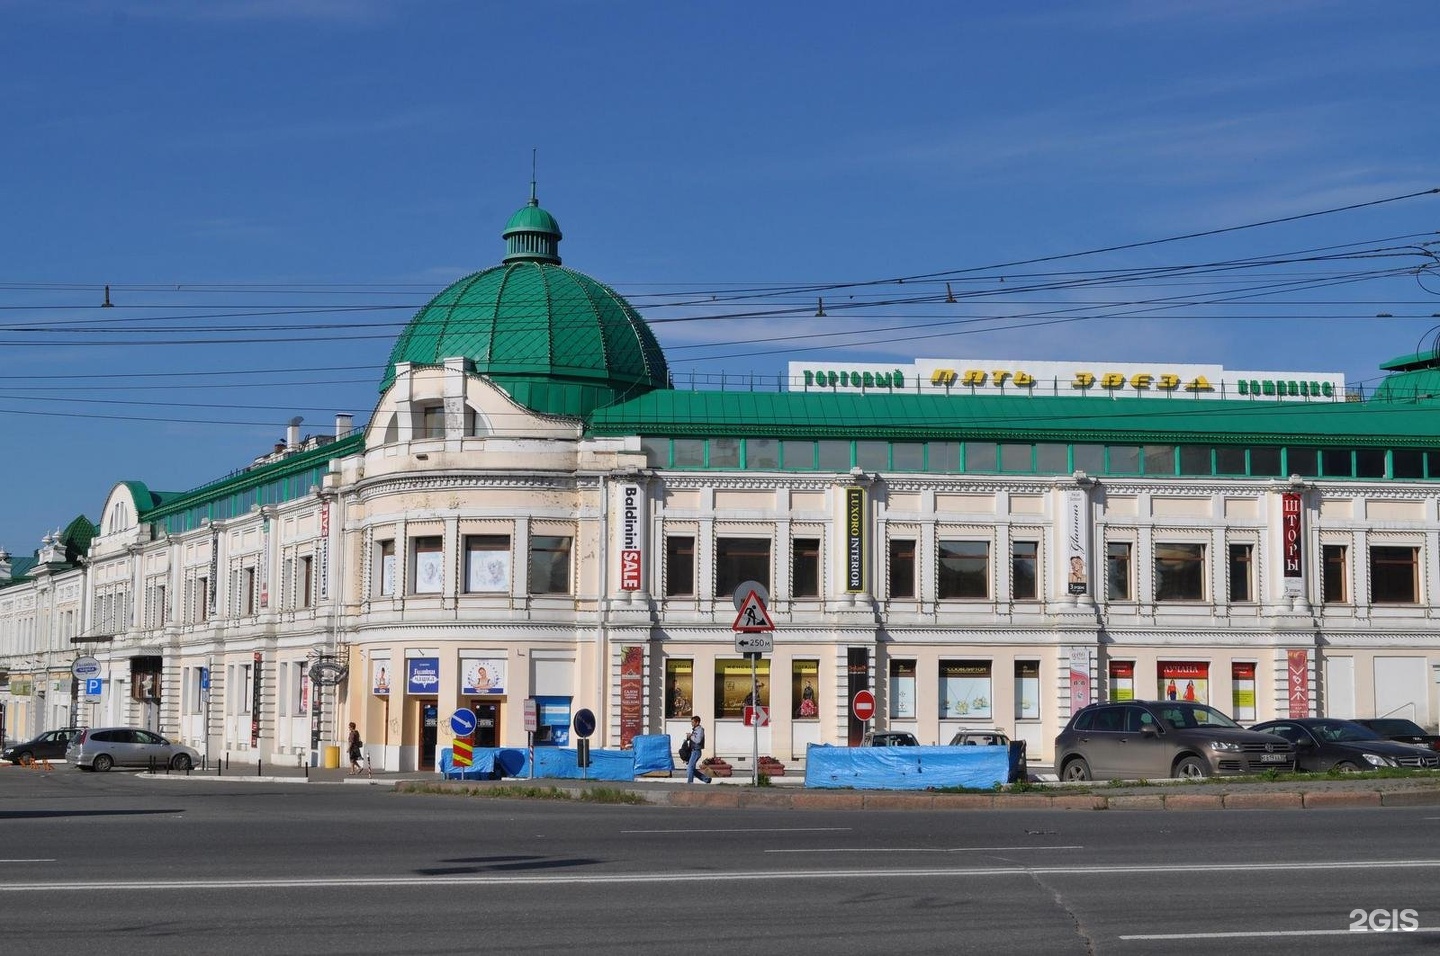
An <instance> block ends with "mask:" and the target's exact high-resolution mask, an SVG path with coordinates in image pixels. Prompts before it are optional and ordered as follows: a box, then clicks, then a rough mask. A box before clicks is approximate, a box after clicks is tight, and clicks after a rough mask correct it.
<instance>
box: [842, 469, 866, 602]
mask: <svg viewBox="0 0 1440 956" xmlns="http://www.w3.org/2000/svg"><path fill="white" fill-rule="evenodd" d="M845 590H846V591H847V592H848V593H850V594H858V593H859V592H861V591H864V590H865V489H864V488H846V489H845Z"/></svg>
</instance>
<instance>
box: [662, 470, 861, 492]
mask: <svg viewBox="0 0 1440 956" xmlns="http://www.w3.org/2000/svg"><path fill="white" fill-rule="evenodd" d="M656 477H657V478H658V479H659V481H660V482H661V487H663V488H664V489H666V490H667V491H704V490H707V489H713V490H715V491H757V490H758V491H778V490H780V489H782V488H783V489H786V490H789V491H828V490H829V489H831V488H833V487H835V485H836V481H835V478H834V477H833V476H822V475H814V474H808V473H807V474H804V475H790V474H786V473H784V472H765V473H763V474H757V475H749V474H746V473H744V472H728V471H696V472H675V471H667V472H661V473H658V474H657V475H656ZM849 483H850V482H849V481H848V480H847V481H845V482H842V484H849Z"/></svg>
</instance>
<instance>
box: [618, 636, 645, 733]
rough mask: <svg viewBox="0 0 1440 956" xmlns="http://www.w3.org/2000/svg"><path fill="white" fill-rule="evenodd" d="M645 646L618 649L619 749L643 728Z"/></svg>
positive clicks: (642, 730) (641, 731)
mask: <svg viewBox="0 0 1440 956" xmlns="http://www.w3.org/2000/svg"><path fill="white" fill-rule="evenodd" d="M644 704H645V648H643V647H625V648H621V651H620V749H621V750H625V749H627V748H629V746H630V743H631V742H632V741H633V740H634V739H635V738H636V737H638V736H640V734H642V733H643V732H644V730H645V725H644V720H645V706H644Z"/></svg>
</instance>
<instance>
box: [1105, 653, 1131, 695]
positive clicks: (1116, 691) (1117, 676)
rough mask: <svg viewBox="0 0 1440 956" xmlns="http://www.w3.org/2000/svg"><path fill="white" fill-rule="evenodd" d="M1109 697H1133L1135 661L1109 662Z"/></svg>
mask: <svg viewBox="0 0 1440 956" xmlns="http://www.w3.org/2000/svg"><path fill="white" fill-rule="evenodd" d="M1110 699H1111V700H1134V699H1135V662H1134V661H1111V662H1110Z"/></svg>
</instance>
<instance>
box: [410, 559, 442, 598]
mask: <svg viewBox="0 0 1440 956" xmlns="http://www.w3.org/2000/svg"><path fill="white" fill-rule="evenodd" d="M444 560H445V555H444V554H443V553H442V552H439V551H420V552H418V553H417V554H416V555H415V593H416V594H439V593H440V588H441V586H442V585H443V584H444V580H445V567H444Z"/></svg>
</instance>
